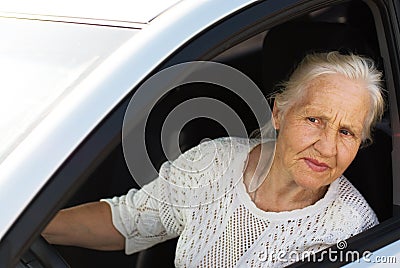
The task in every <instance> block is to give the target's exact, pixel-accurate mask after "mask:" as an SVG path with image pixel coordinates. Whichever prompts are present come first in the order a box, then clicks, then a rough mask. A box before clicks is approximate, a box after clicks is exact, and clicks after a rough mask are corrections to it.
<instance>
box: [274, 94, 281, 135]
mask: <svg viewBox="0 0 400 268" xmlns="http://www.w3.org/2000/svg"><path fill="white" fill-rule="evenodd" d="M281 114H282V113H280V111H279V109H278V107H277V106H276V101H274V107H273V108H272V119H273V125H274V128H275V129H276V130H279V128H280V125H281Z"/></svg>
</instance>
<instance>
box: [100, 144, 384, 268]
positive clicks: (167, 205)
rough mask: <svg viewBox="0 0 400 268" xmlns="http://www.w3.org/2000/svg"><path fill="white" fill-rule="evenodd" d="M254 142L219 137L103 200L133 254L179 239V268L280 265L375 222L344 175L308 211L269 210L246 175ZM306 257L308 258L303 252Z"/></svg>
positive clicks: (347, 236) (360, 230)
mask: <svg viewBox="0 0 400 268" xmlns="http://www.w3.org/2000/svg"><path fill="white" fill-rule="evenodd" d="M256 144H257V143H256V142H254V141H250V144H249V142H248V140H245V139H238V138H221V139H216V140H214V141H211V142H205V143H202V144H200V145H199V146H196V147H194V148H192V149H191V150H189V151H188V152H186V153H184V154H183V155H181V156H180V157H179V158H178V159H177V160H175V161H173V162H166V163H164V164H163V165H162V167H161V169H160V174H159V177H158V178H157V179H155V180H154V181H153V182H151V183H149V184H148V185H146V186H144V187H143V188H142V189H141V190H139V191H138V190H136V189H132V190H130V191H129V192H128V193H127V195H125V196H121V197H114V198H112V199H103V200H102V201H105V202H107V203H108V204H109V205H110V207H111V209H112V217H113V224H114V226H115V227H116V228H117V230H118V231H119V232H120V233H121V234H122V235H123V236H124V237H125V238H126V245H125V252H126V253H127V254H131V253H134V252H137V251H140V250H142V249H145V248H148V247H150V246H152V245H154V244H157V243H159V242H162V241H165V240H167V239H170V238H174V237H177V236H179V240H178V244H177V248H176V255H175V265H176V266H177V267H197V266H201V267H275V266H276V267H281V266H285V265H289V264H290V263H292V262H295V261H297V260H298V259H299V258H301V257H302V256H307V255H304V253H305V252H308V253H309V252H316V251H319V250H321V249H323V248H326V247H328V246H330V245H332V244H336V243H337V242H339V241H341V240H344V239H347V238H349V237H350V236H353V235H355V234H357V233H360V232H362V231H364V230H366V229H368V228H370V227H372V226H374V225H376V224H377V223H378V220H377V218H376V216H375V214H374V212H373V211H372V209H371V208H370V207H369V205H368V204H367V202H366V201H365V199H364V198H363V197H362V196H361V194H360V193H359V192H358V191H357V190H356V189H355V188H354V187H353V186H352V185H351V183H350V182H349V181H348V180H347V179H346V178H344V177H343V176H342V177H340V178H338V179H336V180H335V181H334V182H333V183H332V184H331V185H330V186H329V189H328V191H327V192H326V194H325V196H324V198H322V199H320V200H319V201H317V202H316V203H315V204H313V205H311V206H308V207H305V208H303V209H296V210H292V211H285V212H265V211H263V210H260V209H259V208H257V207H256V205H255V204H254V203H253V202H252V201H251V199H250V196H249V195H248V193H247V192H246V188H245V185H244V183H243V180H242V173H243V170H244V167H245V162H246V160H247V155H248V153H249V151H250V150H251V149H252V148H253V147H254V146H255V145H256ZM301 252H303V255H302V253H301Z"/></svg>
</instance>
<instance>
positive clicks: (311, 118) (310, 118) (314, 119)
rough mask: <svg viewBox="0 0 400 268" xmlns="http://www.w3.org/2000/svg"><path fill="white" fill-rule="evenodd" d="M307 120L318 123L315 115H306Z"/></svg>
mask: <svg viewBox="0 0 400 268" xmlns="http://www.w3.org/2000/svg"><path fill="white" fill-rule="evenodd" d="M307 120H308V121H310V122H311V123H318V119H317V118H315V117H307Z"/></svg>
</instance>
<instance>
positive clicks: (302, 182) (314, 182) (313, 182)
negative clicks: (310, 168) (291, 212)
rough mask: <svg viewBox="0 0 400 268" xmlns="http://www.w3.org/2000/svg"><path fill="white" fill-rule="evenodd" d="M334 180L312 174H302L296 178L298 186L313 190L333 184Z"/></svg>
mask: <svg viewBox="0 0 400 268" xmlns="http://www.w3.org/2000/svg"><path fill="white" fill-rule="evenodd" d="M333 181H334V180H329V179H321V178H316V177H312V176H301V177H298V178H297V179H295V182H296V184H297V185H298V186H300V187H301V188H304V189H307V190H311V191H317V190H320V189H321V188H323V187H326V186H328V185H329V184H331V183H332V182H333Z"/></svg>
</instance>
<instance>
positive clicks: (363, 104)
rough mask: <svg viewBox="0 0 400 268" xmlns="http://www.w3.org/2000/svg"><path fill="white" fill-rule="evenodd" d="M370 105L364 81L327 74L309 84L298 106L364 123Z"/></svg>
mask: <svg viewBox="0 0 400 268" xmlns="http://www.w3.org/2000/svg"><path fill="white" fill-rule="evenodd" d="M369 103H370V96H369V93H368V91H367V89H366V88H365V85H364V83H363V82H362V81H357V80H350V79H348V78H346V77H344V76H343V75H340V74H326V75H321V76H319V77H317V78H315V79H313V80H311V81H310V82H309V83H308V84H307V86H306V88H305V90H304V94H303V96H301V97H300V101H299V102H298V104H299V105H298V106H300V107H302V108H304V109H307V110H310V109H311V110H313V109H314V110H318V111H321V112H324V113H328V114H332V115H335V116H338V115H342V116H345V117H346V118H348V119H349V120H356V121H360V122H362V121H363V120H364V118H365V116H366V114H367V113H368V109H369V107H370V105H369ZM298 108H299V107H298Z"/></svg>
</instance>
